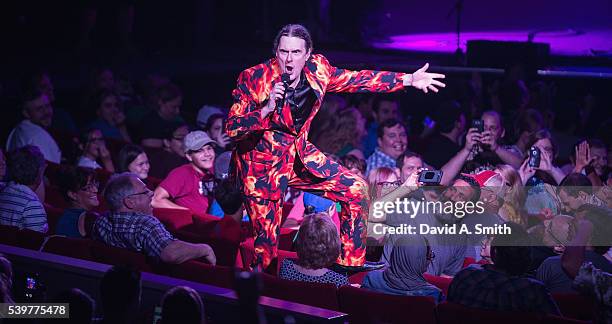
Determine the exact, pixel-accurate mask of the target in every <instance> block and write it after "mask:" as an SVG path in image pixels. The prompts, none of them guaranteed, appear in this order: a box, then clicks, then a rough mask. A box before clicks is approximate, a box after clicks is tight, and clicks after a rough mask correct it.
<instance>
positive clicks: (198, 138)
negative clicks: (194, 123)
mask: <svg viewBox="0 0 612 324" xmlns="http://www.w3.org/2000/svg"><path fill="white" fill-rule="evenodd" d="M210 143H215V144H217V142H215V141H214V140H213V139H211V138H210V137H209V136H208V134H206V132H203V131H193V132H191V133H189V134H187V136H185V140H184V144H185V153H187V152H189V151H197V150H199V149H201V148H202V147H204V145H207V144H210Z"/></svg>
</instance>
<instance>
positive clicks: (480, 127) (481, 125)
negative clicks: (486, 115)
mask: <svg viewBox="0 0 612 324" xmlns="http://www.w3.org/2000/svg"><path fill="white" fill-rule="evenodd" d="M472 128H476V129H477V130H478V132H479V133H482V132H484V122H483V121H482V119H474V120H472Z"/></svg>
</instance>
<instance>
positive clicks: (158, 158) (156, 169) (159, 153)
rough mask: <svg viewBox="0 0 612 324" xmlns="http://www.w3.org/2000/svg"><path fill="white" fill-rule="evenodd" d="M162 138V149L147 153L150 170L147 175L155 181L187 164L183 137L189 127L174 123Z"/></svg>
mask: <svg viewBox="0 0 612 324" xmlns="http://www.w3.org/2000/svg"><path fill="white" fill-rule="evenodd" d="M168 130H169V132H168V133H167V134H166V135H165V136H164V139H163V144H164V147H163V149H154V150H151V151H149V158H150V162H151V170H150V171H149V174H150V175H151V176H152V177H154V178H157V179H164V178H166V176H168V173H170V171H172V170H173V169H175V168H178V167H179V166H181V165H183V164H186V163H189V161H188V160H187V158H186V157H185V144H184V140H185V136H187V134H188V133H189V126H188V125H187V124H185V123H176V124H175V125H174V127H172V128H169V129H168Z"/></svg>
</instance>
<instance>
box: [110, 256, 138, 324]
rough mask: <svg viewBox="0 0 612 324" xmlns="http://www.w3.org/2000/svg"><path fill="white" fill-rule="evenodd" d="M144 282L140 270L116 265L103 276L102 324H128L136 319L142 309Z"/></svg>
mask: <svg viewBox="0 0 612 324" xmlns="http://www.w3.org/2000/svg"><path fill="white" fill-rule="evenodd" d="M141 293H142V282H141V277H140V272H138V271H134V270H131V269H128V268H125V267H120V266H114V267H112V268H110V269H109V270H108V271H107V272H106V273H105V274H104V277H102V281H101V282H100V299H101V300H102V310H103V314H104V315H103V317H102V320H101V321H100V323H101V324H111V323H112V324H128V323H133V322H135V321H136V319H137V316H138V314H139V311H140V300H141Z"/></svg>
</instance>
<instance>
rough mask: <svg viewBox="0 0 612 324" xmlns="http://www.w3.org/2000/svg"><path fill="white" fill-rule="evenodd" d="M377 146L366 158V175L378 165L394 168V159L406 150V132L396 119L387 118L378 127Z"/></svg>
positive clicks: (378, 166) (404, 127)
mask: <svg viewBox="0 0 612 324" xmlns="http://www.w3.org/2000/svg"><path fill="white" fill-rule="evenodd" d="M377 136H378V146H377V147H376V149H375V150H374V153H372V155H370V157H368V159H367V165H368V167H367V168H366V176H367V175H368V174H370V172H371V171H372V170H374V169H377V168H380V167H389V168H395V160H396V159H397V158H398V157H399V156H400V154H402V153H403V152H404V151H405V150H406V146H407V145H408V132H407V129H406V126H404V125H403V124H402V123H400V122H399V121H397V120H396V119H388V120H386V121H385V122H383V123H382V124H381V125H380V126H379V128H378V133H377Z"/></svg>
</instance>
